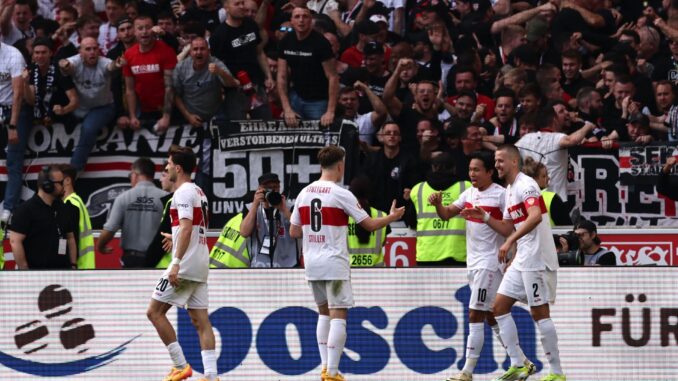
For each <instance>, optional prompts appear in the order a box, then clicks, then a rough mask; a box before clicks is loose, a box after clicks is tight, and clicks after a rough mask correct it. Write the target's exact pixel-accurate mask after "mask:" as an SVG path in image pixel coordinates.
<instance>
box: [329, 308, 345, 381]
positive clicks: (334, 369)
mask: <svg viewBox="0 0 678 381" xmlns="http://www.w3.org/2000/svg"><path fill="white" fill-rule="evenodd" d="M344 344H346V320H344V319H332V321H330V334H329V336H328V338H327V374H328V375H330V376H335V375H336V374H337V373H338V372H339V360H341V354H342V353H344Z"/></svg>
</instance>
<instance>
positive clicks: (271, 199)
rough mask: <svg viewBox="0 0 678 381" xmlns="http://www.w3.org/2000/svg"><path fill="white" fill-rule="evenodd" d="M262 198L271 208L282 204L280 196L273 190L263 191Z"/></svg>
mask: <svg viewBox="0 0 678 381" xmlns="http://www.w3.org/2000/svg"><path fill="white" fill-rule="evenodd" d="M264 198H265V199H266V201H268V203H269V204H271V206H278V205H280V203H281V202H282V195H280V193H278V192H276V191H274V190H273V189H265V190H264Z"/></svg>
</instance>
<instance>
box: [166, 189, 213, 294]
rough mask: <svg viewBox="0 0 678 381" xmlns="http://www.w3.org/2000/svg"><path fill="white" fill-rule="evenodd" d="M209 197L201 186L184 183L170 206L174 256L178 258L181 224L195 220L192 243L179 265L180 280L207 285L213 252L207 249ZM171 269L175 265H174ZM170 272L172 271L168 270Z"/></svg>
mask: <svg viewBox="0 0 678 381" xmlns="http://www.w3.org/2000/svg"><path fill="white" fill-rule="evenodd" d="M207 206H208V204H207V197H206V196H205V193H203V191H202V189H200V187H199V186H197V185H195V184H193V183H184V184H182V185H181V186H180V187H179V189H177V190H176V191H175V192H174V195H173V196H172V202H171V204H170V219H171V222H172V242H173V243H174V244H173V246H172V256H173V257H174V256H176V248H177V243H178V237H179V221H180V220H182V219H189V220H191V221H192V225H193V228H192V231H191V240H190V242H189V243H188V248H187V249H186V253H184V256H183V258H182V259H181V263H180V264H179V266H180V267H179V278H181V279H188V280H193V281H196V282H207V275H208V272H209V266H210V252H209V249H208V248H207V237H206V233H207V217H208V214H207V212H208V209H207ZM170 268H171V266H170ZM168 271H169V269H168Z"/></svg>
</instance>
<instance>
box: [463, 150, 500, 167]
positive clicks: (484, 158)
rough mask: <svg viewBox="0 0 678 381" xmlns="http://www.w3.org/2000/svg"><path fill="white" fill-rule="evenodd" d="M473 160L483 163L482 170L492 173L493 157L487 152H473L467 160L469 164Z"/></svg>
mask: <svg viewBox="0 0 678 381" xmlns="http://www.w3.org/2000/svg"><path fill="white" fill-rule="evenodd" d="M473 159H476V160H480V161H481V162H482V163H483V168H485V171H492V172H494V157H492V155H491V154H490V153H489V152H485V151H478V152H474V153H472V154H471V156H469V158H468V161H469V163H470V162H471V160H473Z"/></svg>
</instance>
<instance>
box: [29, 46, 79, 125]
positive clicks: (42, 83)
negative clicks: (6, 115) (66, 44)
mask: <svg viewBox="0 0 678 381" xmlns="http://www.w3.org/2000/svg"><path fill="white" fill-rule="evenodd" d="M52 49H53V44H52V41H51V40H50V39H48V38H44V37H42V38H37V39H35V40H34V41H33V54H32V58H33V63H32V64H31V65H30V66H29V68H28V69H27V70H24V86H25V87H24V100H25V101H26V103H28V104H29V105H30V106H32V107H33V116H34V118H35V119H36V120H39V121H40V122H41V123H43V124H44V125H45V126H49V125H51V124H52V122H55V121H57V122H65V121H66V120H67V116H68V115H70V114H71V113H72V112H73V111H75V109H76V108H77V107H78V93H77V91H76V90H75V85H74V84H73V81H72V80H71V78H70V77H68V76H63V75H62V74H61V71H60V70H59V69H58V68H57V67H56V65H55V64H53V63H52Z"/></svg>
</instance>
